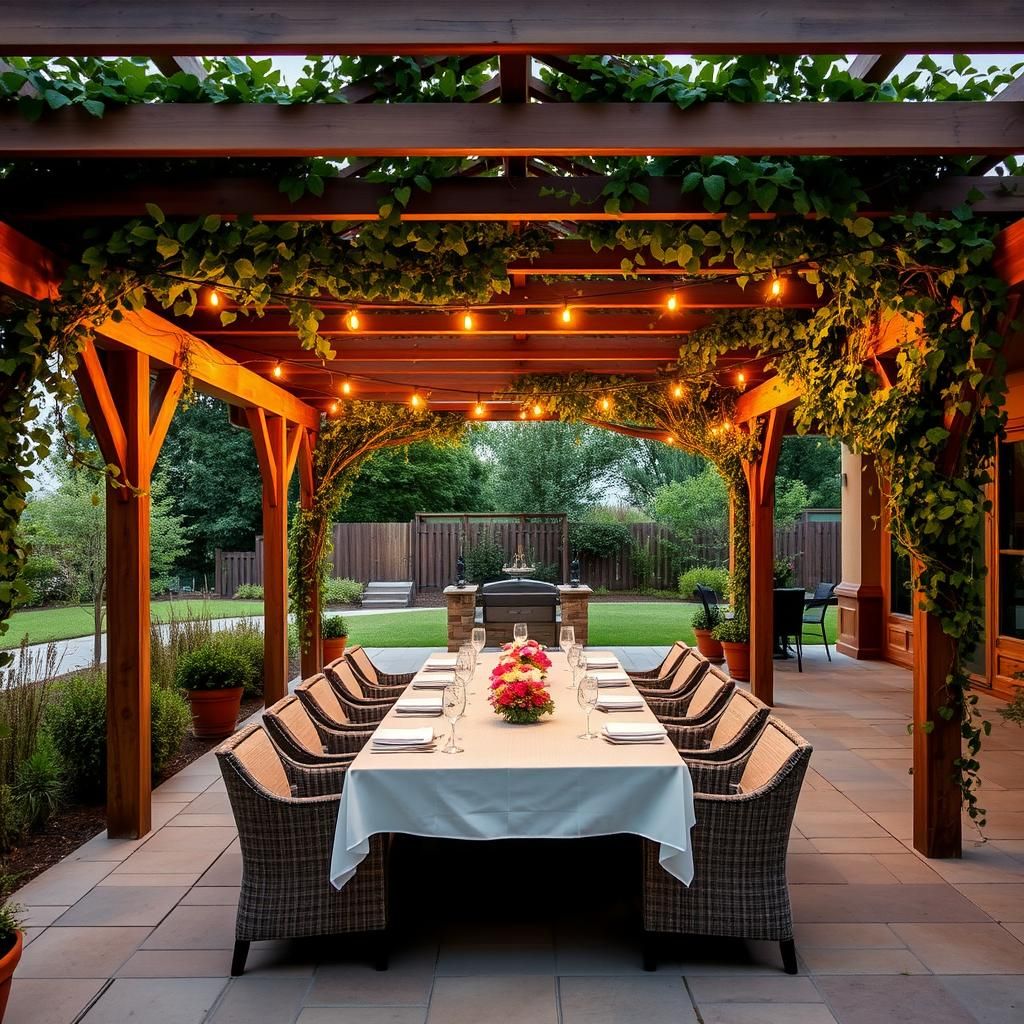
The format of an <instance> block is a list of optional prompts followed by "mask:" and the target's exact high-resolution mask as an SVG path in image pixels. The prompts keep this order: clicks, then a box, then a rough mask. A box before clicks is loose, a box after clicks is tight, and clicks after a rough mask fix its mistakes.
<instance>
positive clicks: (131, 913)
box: [54, 885, 188, 928]
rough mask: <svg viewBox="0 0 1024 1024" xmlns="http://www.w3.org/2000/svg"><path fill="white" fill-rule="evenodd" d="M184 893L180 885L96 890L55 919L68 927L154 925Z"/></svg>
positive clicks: (117, 886) (128, 886)
mask: <svg viewBox="0 0 1024 1024" xmlns="http://www.w3.org/2000/svg"><path fill="white" fill-rule="evenodd" d="M186 892H188V889H187V888H186V887H184V886H180V885H167V886H155V885H146V886H133V885H107V886H103V887H99V886H97V888H95V889H93V890H92V892H90V893H87V894H86V895H85V896H83V897H82V898H81V899H80V900H79V901H78V902H77V903H76V904H75V905H74V906H73V907H71V908H70V909H69V910H68V911H67V913H65V914H63V915H61V917H59V918H58V919H57V921H56V922H54V923H55V925H56V926H57V927H61V928H63V927H67V926H68V925H150V926H155V925H158V924H159V923H160V922H161V921H162V920H163V919H164V918H165V917H166V916H167V915H168V914H169V913H170V912H171V910H173V909H174V907H175V906H176V905H177V903H178V901H179V900H180V899H181V898H182V897H183V896H184V895H185V893H186Z"/></svg>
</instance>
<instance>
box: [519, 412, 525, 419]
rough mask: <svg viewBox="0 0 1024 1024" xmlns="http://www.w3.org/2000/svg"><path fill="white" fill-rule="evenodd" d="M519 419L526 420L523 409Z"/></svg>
mask: <svg viewBox="0 0 1024 1024" xmlns="http://www.w3.org/2000/svg"><path fill="white" fill-rule="evenodd" d="M519 418H520V419H521V420H525V419H526V410H525V409H523V411H522V412H521V413H520V414H519Z"/></svg>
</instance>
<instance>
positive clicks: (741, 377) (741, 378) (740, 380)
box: [736, 370, 747, 384]
mask: <svg viewBox="0 0 1024 1024" xmlns="http://www.w3.org/2000/svg"><path fill="white" fill-rule="evenodd" d="M736 383H737V384H746V383H747V375H746V374H745V373H744V372H743V371H742V370H740V372H739V373H737V374H736Z"/></svg>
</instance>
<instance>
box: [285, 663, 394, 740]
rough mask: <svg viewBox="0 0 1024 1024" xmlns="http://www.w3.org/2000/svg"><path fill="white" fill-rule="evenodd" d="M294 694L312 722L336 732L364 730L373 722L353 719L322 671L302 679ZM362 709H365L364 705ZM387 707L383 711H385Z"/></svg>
mask: <svg viewBox="0 0 1024 1024" xmlns="http://www.w3.org/2000/svg"><path fill="white" fill-rule="evenodd" d="M295 696H296V697H298V698H299V700H300V701H302V706H303V707H304V708H305V709H306V713H307V714H308V715H309V717H310V718H312V719H313V721H314V722H318V723H319V724H320V725H325V726H327V728H328V729H333V730H335V731H336V732H366V730H367V729H368V728H370V727H371V726H373V725H374V724H375V723H373V722H365V721H363V722H359V721H355V720H354V719H353V718H352V716H351V715H350V714H349V713H348V711H346V709H345V705H344V704H342V702H341V698H340V697H339V696H338V694H337V693H336V692H335V689H334V687H333V686H331V684H330V683H329V682H328V681H327V677H326V676H325V675H324V674H323V672H318V673H317V674H316V675H315V676H310V678H309V679H304V680H303V681H302V682H301V683H299V685H298V686H296V687H295ZM362 710H364V711H365V710H366V709H365V707H364V708H363V709H362ZM387 710H388V707H387V706H385V708H384V711H385V713H387Z"/></svg>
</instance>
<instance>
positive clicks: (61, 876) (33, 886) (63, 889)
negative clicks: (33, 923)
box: [18, 861, 116, 907]
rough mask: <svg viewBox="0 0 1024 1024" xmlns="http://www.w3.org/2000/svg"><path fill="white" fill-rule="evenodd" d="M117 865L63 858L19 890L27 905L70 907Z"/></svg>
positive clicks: (22, 899)
mask: <svg viewBox="0 0 1024 1024" xmlns="http://www.w3.org/2000/svg"><path fill="white" fill-rule="evenodd" d="M115 867H116V864H112V863H110V862H107V861H101V862H93V861H61V862H60V863H59V864H55V865H54V866H53V867H52V868H50V870H49V871H45V872H43V874H41V875H40V876H39V877H38V878H34V879H33V880H32V881H31V882H29V883H28V885H26V886H25V887H24V888H23V889H20V890H19V891H18V902H19V903H24V904H26V905H27V906H33V907H35V906H40V907H44V906H45V907H54V906H64V907H67V906H70V905H71V904H73V903H74V902H75V901H76V900H80V899H81V898H82V897H83V896H84V895H85V894H86V893H87V892H88V891H89V890H90V889H91V888H92V887H93V886H94V885H95V884H96V883H97V882H98V881H99V880H100V879H101V878H103V876H104V875H107V874H109V873H110V872H111V871H113V870H114V869H115Z"/></svg>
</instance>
